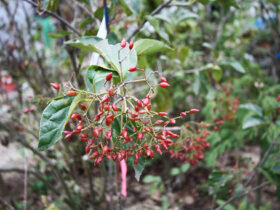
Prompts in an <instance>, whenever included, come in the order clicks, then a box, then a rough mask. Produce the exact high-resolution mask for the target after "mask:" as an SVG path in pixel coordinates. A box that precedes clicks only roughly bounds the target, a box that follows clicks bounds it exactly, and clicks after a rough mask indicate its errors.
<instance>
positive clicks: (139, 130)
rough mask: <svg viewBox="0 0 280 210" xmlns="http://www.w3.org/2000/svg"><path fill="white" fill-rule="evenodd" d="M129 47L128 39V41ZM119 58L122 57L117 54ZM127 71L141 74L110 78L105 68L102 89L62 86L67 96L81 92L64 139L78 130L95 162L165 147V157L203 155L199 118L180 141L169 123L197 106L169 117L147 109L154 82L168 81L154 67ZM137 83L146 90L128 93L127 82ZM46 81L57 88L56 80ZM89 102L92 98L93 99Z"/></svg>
mask: <svg viewBox="0 0 280 210" xmlns="http://www.w3.org/2000/svg"><path fill="white" fill-rule="evenodd" d="M127 44H128V43H127V42H126V40H122V42H121V43H120V46H121V48H120V51H121V50H122V49H123V48H125V47H126V46H127ZM128 46H129V49H130V50H132V49H133V42H130V43H129V44H128ZM118 54H119V63H120V66H121V63H122V62H123V61H124V60H125V59H126V57H124V58H120V53H118ZM127 68H128V69H127V70H128V72H129V74H136V73H137V72H138V73H139V74H142V76H143V78H142V79H138V80H128V81H127V80H124V79H123V78H122V75H121V76H120V81H119V82H118V83H117V84H116V83H114V82H113V81H112V78H113V74H112V73H108V74H107V75H106V78H105V84H104V89H105V90H104V91H103V92H99V93H90V92H86V91H83V90H79V89H75V88H74V87H72V86H71V90H69V91H68V92H66V93H65V94H67V95H68V96H70V97H72V96H76V95H77V94H79V93H82V94H85V95H86V97H85V100H84V101H83V102H80V103H79V107H80V111H79V112H78V111H76V112H74V113H72V115H71V117H70V118H71V119H70V121H69V122H68V126H67V130H65V131H64V133H65V137H64V138H65V139H71V138H72V136H73V135H79V138H80V140H81V141H82V142H84V143H85V152H86V154H88V156H89V158H90V159H92V160H94V164H95V165H97V164H99V163H100V162H101V161H102V160H103V159H104V158H107V159H111V160H114V161H121V160H128V158H129V157H132V158H134V164H138V160H139V159H140V158H152V159H153V158H154V156H155V153H158V154H159V155H161V154H163V153H164V152H165V153H170V154H171V157H174V158H175V157H176V158H180V159H184V160H186V159H187V160H189V161H190V163H191V164H195V163H197V161H198V160H199V159H202V158H203V151H204V150H205V149H206V148H208V147H209V143H208V142H207V140H206V137H207V136H208V135H209V132H208V131H207V126H206V125H204V126H203V127H202V124H200V125H199V126H198V130H196V131H193V130H192V129H191V128H190V129H189V131H188V133H189V136H188V138H187V139H186V140H184V142H183V141H182V139H181V138H180V136H179V134H177V133H176V132H175V131H174V132H172V131H171V130H170V128H172V127H174V125H176V123H177V120H178V119H179V118H186V117H187V115H190V114H195V113H197V112H199V110H198V109H190V110H186V111H185V112H182V113H181V114H180V116H177V117H171V118H170V117H169V116H168V113H166V112H155V111H153V110H152V99H153V97H152V96H153V95H154V93H155V91H156V88H167V87H169V86H170V85H169V83H168V81H167V79H166V78H165V77H162V76H161V75H160V74H159V72H157V71H152V72H150V73H149V74H146V71H145V69H141V68H138V67H136V66H130V67H127ZM152 75H155V76H156V77H158V80H159V82H158V83H157V84H152V83H151V82H150V81H149V78H150V77H151V76H152ZM139 83H143V84H146V85H147V88H148V93H147V94H146V96H145V97H143V98H141V99H138V98H136V97H135V96H133V95H132V94H131V93H130V89H129V88H128V86H129V85H131V84H139ZM52 87H53V88H54V89H56V90H59V87H58V86H57V84H54V83H53V84H52ZM93 102H95V103H93ZM93 104H95V105H96V107H95V108H97V109H96V110H95V116H93V117H89V116H90V115H89V112H90V111H89V110H94V109H91V108H94V107H93Z"/></svg>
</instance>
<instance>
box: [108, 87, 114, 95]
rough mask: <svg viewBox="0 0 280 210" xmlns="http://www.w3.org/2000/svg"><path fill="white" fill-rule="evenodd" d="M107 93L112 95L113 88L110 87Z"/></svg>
mask: <svg viewBox="0 0 280 210" xmlns="http://www.w3.org/2000/svg"><path fill="white" fill-rule="evenodd" d="M108 94H109V96H112V95H114V89H113V88H110V89H109V91H108Z"/></svg>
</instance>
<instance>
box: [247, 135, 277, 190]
mask: <svg viewBox="0 0 280 210" xmlns="http://www.w3.org/2000/svg"><path fill="white" fill-rule="evenodd" d="M279 137H280V134H278V135H277V136H276V138H275V139H274V140H273V141H272V142H271V144H270V146H269V148H268V149H267V150H266V152H265V154H264V156H263V158H262V159H261V161H260V162H259V163H258V164H257V165H256V167H255V169H254V171H255V172H254V173H253V174H252V175H251V176H250V177H249V178H248V179H247V182H246V183H245V186H248V185H249V184H250V183H251V181H252V180H253V179H254V178H255V177H256V175H257V174H258V171H257V170H256V169H258V168H260V167H261V166H262V165H263V164H264V162H265V161H266V159H267V158H268V156H269V154H270V152H271V150H272V148H273V147H274V145H275V144H276V143H277V140H278V139H279Z"/></svg>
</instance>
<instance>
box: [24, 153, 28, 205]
mask: <svg viewBox="0 0 280 210" xmlns="http://www.w3.org/2000/svg"><path fill="white" fill-rule="evenodd" d="M27 173H28V164H27V158H26V157H25V158H24V193H23V195H24V199H23V209H24V210H26V204H27Z"/></svg>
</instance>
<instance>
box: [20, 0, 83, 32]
mask: <svg viewBox="0 0 280 210" xmlns="http://www.w3.org/2000/svg"><path fill="white" fill-rule="evenodd" d="M23 1H26V2H27V3H29V4H32V5H33V6H34V7H38V4H37V3H35V2H33V1H31V0H23ZM42 12H43V13H47V14H48V15H50V16H52V17H54V18H56V19H57V20H59V21H60V22H61V23H63V24H65V25H66V26H67V27H68V28H69V29H71V30H72V31H73V32H75V33H76V34H77V35H79V36H81V33H80V32H79V31H78V30H77V29H76V28H74V27H73V26H71V24H70V23H68V22H67V21H66V20H65V19H64V18H62V17H61V16H59V15H57V14H56V13H54V12H52V11H49V10H44V11H42Z"/></svg>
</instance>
